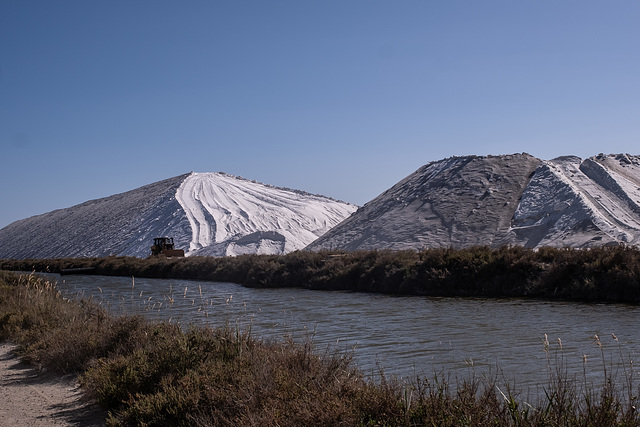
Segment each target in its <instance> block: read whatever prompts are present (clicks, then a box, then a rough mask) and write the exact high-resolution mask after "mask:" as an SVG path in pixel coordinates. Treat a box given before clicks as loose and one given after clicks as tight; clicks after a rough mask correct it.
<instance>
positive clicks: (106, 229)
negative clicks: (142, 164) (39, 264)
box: [0, 173, 357, 259]
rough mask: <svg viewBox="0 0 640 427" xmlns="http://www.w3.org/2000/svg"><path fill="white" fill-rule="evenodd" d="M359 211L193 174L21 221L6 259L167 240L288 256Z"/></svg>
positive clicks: (193, 250) (143, 250) (2, 242)
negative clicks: (157, 238) (169, 238)
mask: <svg viewBox="0 0 640 427" xmlns="http://www.w3.org/2000/svg"><path fill="white" fill-rule="evenodd" d="M356 208H357V207H356V206H355V205H351V204H348V203H344V202H340V201H336V200H333V199H330V198H327V197H323V196H319V195H313V194H309V193H306V192H304V191H299V190H292V189H287V188H278V187H273V186H270V185H265V184H261V183H258V182H255V181H250V180H247V179H244V178H241V177H236V176H232V175H228V174H225V173H190V174H185V175H181V176H177V177H174V178H170V179H167V180H164V181H159V182H156V183H153V184H149V185H146V186H144V187H140V188H138V189H135V190H131V191H128V192H126V193H122V194H116V195H113V196H110V197H106V198H102V199H97V200H91V201H88V202H85V203H82V204H80V205H77V206H73V207H70V208H66V209H59V210H55V211H52V212H49V213H45V214H42V215H37V216H34V217H31V218H26V219H23V220H19V221H16V222H14V223H12V224H10V225H8V226H6V227H4V228H3V229H1V230H0V258H4V259H8V258H16V259H24V258H58V257H102V256H109V255H127V256H136V257H146V256H148V255H149V253H150V247H151V245H152V243H153V238H154V237H162V236H170V237H173V238H174V241H175V245H176V247H177V248H180V249H184V250H185V252H186V253H187V255H194V254H197V255H215V256H222V255H238V254H244V253H257V254H283V253H287V252H291V251H294V250H297V249H302V248H304V247H305V246H307V245H308V244H310V243H311V242H313V241H314V240H315V239H317V238H318V237H319V236H321V235H322V234H324V233H325V232H326V231H328V230H329V229H331V228H332V227H333V226H335V225H336V224H338V223H339V222H341V221H342V220H344V219H345V218H347V217H348V216H349V215H350V214H351V213H353V212H354V211H355V210H356Z"/></svg>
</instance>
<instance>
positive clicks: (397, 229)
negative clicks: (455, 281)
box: [308, 154, 640, 250]
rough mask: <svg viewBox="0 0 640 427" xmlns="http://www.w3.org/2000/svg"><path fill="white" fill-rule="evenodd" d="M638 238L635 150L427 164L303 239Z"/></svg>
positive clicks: (350, 244)
mask: <svg viewBox="0 0 640 427" xmlns="http://www.w3.org/2000/svg"><path fill="white" fill-rule="evenodd" d="M607 244H609V245H610V244H629V245H638V244H640V156H630V155H627V154H618V155H603V154H600V155H598V156H596V157H591V158H589V159H586V160H582V159H580V158H578V157H573V156H568V157H560V158H557V159H554V160H550V161H544V160H540V159H537V158H535V157H533V156H530V155H528V154H514V155H505V156H488V157H477V156H468V157H453V158H449V159H444V160H440V161H437V162H432V163H429V164H427V165H425V166H423V167H421V168H420V169H418V170H417V171H416V172H414V173H413V174H411V175H409V176H408V177H406V178H405V179H403V180H402V181H400V182H398V183H397V184H396V185H394V186H393V187H392V188H390V189H389V190H387V191H385V192H384V193H383V194H381V195H380V196H378V197H377V198H375V199H373V200H372V201H370V202H369V203H367V204H366V205H364V206H363V207H362V208H360V209H358V211H357V212H356V213H355V214H353V215H352V216H351V217H349V218H348V219H346V220H345V221H343V222H342V223H341V224H339V225H338V226H336V227H335V228H333V229H332V230H331V231H329V232H328V233H326V234H324V235H323V236H322V237H321V238H319V239H318V240H316V241H314V242H313V243H312V244H311V245H309V247H308V249H309V250H320V249H346V250H357V249H422V248H434V247H453V248H464V247H470V246H474V245H488V246H492V247H499V246H502V245H522V246H526V247H532V248H535V247H541V246H554V247H574V248H584V247H594V246H601V245H607Z"/></svg>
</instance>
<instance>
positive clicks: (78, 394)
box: [0, 343, 105, 427]
mask: <svg viewBox="0 0 640 427" xmlns="http://www.w3.org/2000/svg"><path fill="white" fill-rule="evenodd" d="M14 349H15V346H14V345H11V344H9V343H0V426H2V427H5V426H6V427H9V426H30V427H31V426H103V425H105V422H104V420H105V414H104V413H103V412H102V411H100V410H99V408H97V407H96V406H95V405H92V404H90V403H88V402H86V400H85V399H83V398H82V397H83V394H82V391H81V390H80V388H79V386H78V382H77V380H76V378H75V377H74V376H64V377H61V376H59V375H54V374H51V373H46V372H41V371H38V370H37V369H35V368H34V367H32V366H30V365H27V364H24V363H22V362H21V361H20V359H19V358H18V356H17V355H16V354H15V353H14V351H13V350H14Z"/></svg>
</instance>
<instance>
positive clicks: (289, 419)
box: [0, 272, 640, 426]
mask: <svg viewBox="0 0 640 427" xmlns="http://www.w3.org/2000/svg"><path fill="white" fill-rule="evenodd" d="M130 294H131V300H135V301H141V300H142V301H144V294H142V295H140V293H139V291H138V290H137V289H136V288H135V281H133V280H132V286H131V290H130ZM170 294H171V295H172V296H171V298H183V299H187V298H189V297H190V296H191V297H192V299H193V307H194V309H196V310H197V309H199V308H205V307H206V306H207V305H210V303H211V302H210V301H209V302H208V301H206V299H202V300H200V301H198V300H197V298H195V297H196V296H197V292H193V293H190V291H189V289H187V290H184V289H180V290H178V289H175V290H172V292H171V293H170ZM126 303H128V301H126ZM136 304H138V303H136ZM154 304H156V306H155V307H154ZM157 304H159V301H148V302H147V303H146V308H145V306H144V305H143V309H147V308H148V309H149V310H157V309H158V307H157ZM164 304H167V305H168V306H170V305H171V303H170V302H166V301H163V306H164ZM112 313H113V310H111V309H108V308H107V307H101V306H100V305H99V304H98V303H96V302H95V301H91V300H90V299H82V298H69V297H67V296H65V295H63V294H62V293H61V292H60V291H59V290H58V289H57V288H56V286H55V285H54V284H53V283H51V282H48V281H46V280H43V279H41V278H38V277H37V276H35V275H15V274H10V273H5V272H0V339H3V340H12V341H14V342H16V343H18V344H19V346H20V352H21V354H22V357H23V358H24V359H25V360H28V361H30V362H31V363H33V364H35V365H36V366H39V367H41V368H42V369H47V370H51V371H56V372H60V373H74V374H77V375H78V376H79V378H80V382H81V384H82V387H83V389H84V390H85V392H86V394H87V395H88V396H89V397H91V398H93V399H95V400H97V401H98V402H99V403H100V404H101V405H102V406H103V407H104V408H105V409H107V410H108V411H109V417H108V419H107V420H106V421H107V424H108V425H113V426H115V425H185V426H231V425H247V426H253V425H261V426H262V425H280V426H299V425H345V426H358V425H360V426H375V425H381V426H382V425H387V426H417V425H468V426H485V425H487V426H488V425H494V426H495V425H504V426H541V425H545V426H546V425H564V426H573V425H575V426H577V425H580V426H609V425H611V426H614V425H617V426H640V416H639V414H638V410H637V405H638V403H639V402H638V396H639V395H640V382H639V381H638V378H636V376H635V374H634V372H637V369H636V368H635V366H634V364H633V361H632V360H630V359H629V358H628V357H627V356H625V354H624V348H623V346H622V344H621V343H619V342H618V341H617V337H616V336H615V335H612V336H610V337H606V338H605V337H594V342H593V345H594V346H596V347H597V348H598V349H599V350H600V355H601V360H598V361H597V363H595V362H596V361H593V360H584V361H583V375H582V376H577V377H571V376H569V375H567V374H566V372H567V370H566V361H565V360H564V358H563V352H562V347H561V346H562V343H561V342H549V340H548V339H546V338H545V339H544V340H543V342H542V343H541V346H542V348H543V349H544V350H545V352H546V354H547V360H548V369H547V371H546V372H542V373H541V383H542V384H543V389H544V396H543V397H541V398H536V400H535V401H531V398H529V397H527V396H523V395H522V393H521V392H519V391H518V390H517V389H516V388H515V386H514V385H513V383H510V382H508V381H505V380H500V379H498V377H497V376H489V375H481V374H474V373H473V372H472V373H471V374H470V375H469V377H468V378H462V379H460V378H457V379H456V381H452V380H451V378H449V377H448V375H447V374H446V373H440V374H437V375H434V376H433V377H432V378H426V377H416V378H414V379H410V380H406V381H401V380H399V379H396V378H394V377H391V376H386V375H385V374H384V372H379V373H378V374H377V378H371V377H368V376H364V375H363V374H362V372H361V371H360V370H359V369H358V368H357V367H356V366H354V364H353V361H352V357H351V356H352V354H350V353H349V352H344V351H338V350H336V349H335V348H326V349H321V350H318V349H316V348H314V345H313V342H312V341H310V340H307V341H301V342H294V341H293V340H283V341H271V340H264V339H261V338H259V337H256V336H254V335H253V334H252V333H251V330H250V329H244V328H242V327H239V326H238V325H235V324H230V323H226V324H222V325H217V326H213V325H210V326H208V327H190V326H186V325H178V324H176V323H169V322H157V321H150V320H147V319H145V318H144V317H143V316H140V315H130V314H126V315H124V314H117V315H116V314H112ZM592 369H597V370H599V371H600V372H601V373H602V377H603V378H604V380H603V381H602V382H601V383H597V384H594V383H593V382H592V380H591V378H592V377H591V376H590V375H589V371H590V370H592ZM454 384H455V385H454Z"/></svg>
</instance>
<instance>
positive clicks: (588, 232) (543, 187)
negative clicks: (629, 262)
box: [511, 154, 640, 247]
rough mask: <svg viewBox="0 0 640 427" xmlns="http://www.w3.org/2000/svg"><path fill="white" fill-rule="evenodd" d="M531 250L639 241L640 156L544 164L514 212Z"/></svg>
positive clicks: (518, 231)
mask: <svg viewBox="0 0 640 427" xmlns="http://www.w3.org/2000/svg"><path fill="white" fill-rule="evenodd" d="M511 231H512V232H514V233H515V234H517V235H518V236H520V237H521V238H522V237H525V236H526V239H527V241H526V242H525V244H526V246H530V247H535V246H571V247H589V246H595V245H601V244H606V243H611V244H613V243H625V244H634V245H636V244H638V243H640V157H638V156H630V155H627V154H618V155H607V156H605V155H603V154H600V155H598V156H595V157H591V158H589V159H586V160H584V161H583V160H582V159H580V158H578V157H574V156H566V157H559V158H557V159H553V160H550V161H542V163H541V165H540V167H539V168H538V169H537V170H536V172H535V174H534V176H533V178H532V179H531V182H530V183H529V185H528V186H527V188H526V189H525V191H524V193H523V195H522V200H521V202H520V203H519V205H518V209H517V210H516V213H515V214H514V220H513V227H512V230H511Z"/></svg>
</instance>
